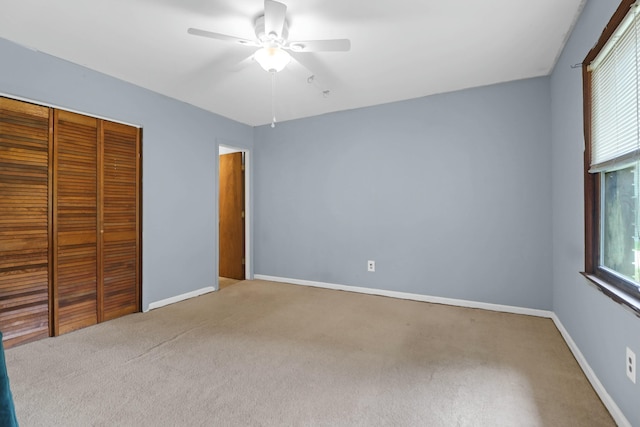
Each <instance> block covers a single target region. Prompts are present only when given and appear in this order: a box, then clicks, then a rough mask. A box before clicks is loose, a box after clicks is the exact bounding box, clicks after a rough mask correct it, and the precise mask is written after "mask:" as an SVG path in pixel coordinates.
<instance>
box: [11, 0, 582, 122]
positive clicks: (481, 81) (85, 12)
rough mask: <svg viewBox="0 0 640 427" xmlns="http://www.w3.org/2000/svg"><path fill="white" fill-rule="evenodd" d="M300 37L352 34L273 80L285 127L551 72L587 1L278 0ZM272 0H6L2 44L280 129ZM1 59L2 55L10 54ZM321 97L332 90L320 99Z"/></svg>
mask: <svg viewBox="0 0 640 427" xmlns="http://www.w3.org/2000/svg"><path fill="white" fill-rule="evenodd" d="M281 1H283V2H284V3H286V4H287V6H288V10H287V22H288V23H289V38H290V39H291V40H308V39H334V38H348V39H351V46H352V47H351V51H350V52H330V53H305V54H299V55H302V58H303V60H304V62H305V65H306V66H307V67H308V68H309V69H311V70H312V71H313V73H314V74H315V75H316V80H315V82H314V84H309V83H308V82H307V78H308V77H309V76H310V75H311V72H310V71H308V70H307V69H306V68H305V67H303V66H301V65H300V63H293V62H292V63H291V64H290V65H289V66H287V68H286V69H285V70H283V71H281V72H280V73H278V74H277V76H276V77H277V79H276V97H275V109H276V116H277V118H278V120H279V121H284V120H291V119H296V118H301V117H309V116H314V115H318V114H324V113H328V112H333V111H340V110H347V109H352V108H359V107H365V106H370V105H376V104H382V103H387V102H393V101H399V100H404V99H411V98H417V97H421V96H425V95H430V94H435V93H443V92H449V91H454V90H459V89H463V88H469V87H476V86H484V85H489V84H493V83H499V82H505V81H511V80H518V79H523V78H529V77H536V76H544V75H547V74H549V73H550V72H551V71H552V68H553V66H554V65H555V62H556V59H557V57H558V56H559V54H560V52H561V50H562V48H563V46H564V43H565V41H566V38H567V37H568V34H569V32H570V30H571V29H572V26H573V24H574V22H575V21H576V19H577V17H578V15H579V12H580V11H581V9H582V6H583V4H584V2H585V1H586V0H483V1H479V0H475V1H468V2H456V1H451V0H394V1H381V0H281ZM263 9H264V3H263V0H227V1H221V0H110V1H100V2H99V1H88V0H55V1H52V0H0V37H1V38H5V39H8V40H11V41H13V42H16V43H18V44H21V45H24V46H27V47H30V48H32V49H37V50H39V51H42V52H45V53H48V54H51V55H53V56H56V57H59V58H63V59H65V60H68V61H71V62H74V63H77V64H80V65H83V66H86V67H88V68H91V69H94V70H97V71H100V72H103V73H106V74H109V75H111V76H114V77H117V78H120V79H122V80H125V81H128V82H131V83H134V84H136V85H139V86H142V87H145V88H148V89H151V90H153V91H155V92H159V93H162V94H165V95H167V96H170V97H172V98H176V99H179V100H182V101H184V102H187V103H190V104H193V105H196V106H198V107H201V108H203V109H205V110H209V111H211V112H214V113H217V114H220V115H222V116H225V117H228V118H231V119H233V120H237V121H239V122H242V123H246V124H249V125H252V126H256V125H261V124H266V123H270V122H271V80H270V75H269V73H267V72H266V71H263V70H262V69H261V68H260V66H259V65H258V64H257V63H255V62H254V63H250V64H249V65H248V66H246V67H244V68H241V69H239V70H237V69H236V68H238V67H237V64H238V63H239V62H240V61H242V60H243V59H244V58H246V57H248V56H249V55H251V54H252V52H253V51H254V50H255V49H256V48H250V47H247V46H241V45H238V44H233V43H225V42H223V41H219V40H213V39H208V38H203V37H196V36H193V35H189V34H187V28H189V27H196V28H200V29H204V30H208V31H214V32H218V33H225V34H229V35H233V36H236V37H241V38H248V39H254V38H255V36H254V32H253V22H254V20H255V18H257V17H258V16H259V15H261V14H262V12H263ZM2 60H3V61H4V60H6V58H3V59H2ZM323 90H330V94H329V95H328V96H326V97H325V96H323V95H322V91H323Z"/></svg>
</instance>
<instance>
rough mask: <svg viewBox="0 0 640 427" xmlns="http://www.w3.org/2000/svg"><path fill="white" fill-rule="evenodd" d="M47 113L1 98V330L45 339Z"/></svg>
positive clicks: (15, 340)
mask: <svg viewBox="0 0 640 427" xmlns="http://www.w3.org/2000/svg"><path fill="white" fill-rule="evenodd" d="M49 133H50V125H49V109H48V108H46V107H40V106H35V105H31V104H27V103H23V102H18V101H14V100H10V99H6V98H0V330H2V333H3V334H4V341H5V345H6V346H7V347H10V346H12V345H15V344H19V343H22V342H27V341H31V340H35V339H39V338H43V337H47V336H48V335H49V234H48V224H49V200H50V197H49V184H48V183H49V158H50V155H49Z"/></svg>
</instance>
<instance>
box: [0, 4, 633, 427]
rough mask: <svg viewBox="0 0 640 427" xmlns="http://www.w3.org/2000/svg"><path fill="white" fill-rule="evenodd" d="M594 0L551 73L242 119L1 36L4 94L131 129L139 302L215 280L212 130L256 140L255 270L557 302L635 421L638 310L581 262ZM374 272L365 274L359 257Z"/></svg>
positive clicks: (598, 21) (248, 143)
mask: <svg viewBox="0 0 640 427" xmlns="http://www.w3.org/2000/svg"><path fill="white" fill-rule="evenodd" d="M617 5H618V0H598V1H593V0H591V1H588V2H587V5H586V7H585V9H584V11H583V14H582V16H581V18H580V20H579V22H578V23H577V25H576V28H575V30H574V32H573V33H572V35H571V37H570V39H569V41H568V44H567V46H566V48H565V50H564V53H563V55H562V56H561V58H560V60H559V63H558V65H557V67H556V69H555V71H554V73H553V75H552V76H551V77H550V78H539V79H532V80H525V81H519V82H512V83H506V84H500V85H495V86H489V87H484V88H477V89H471V90H465V91H460V92H455V93H450V94H443V95H437V96H432V97H427V98H421V99H416V100H411V101H406V102H400V103H394V104H388V105H382V106H377V107H371V108H366V109H360V110H353V111H347V112H342V113H336V114H329V115H325V116H319V117H314V118H309V119H303V120H297V121H291V122H286V123H280V124H278V126H277V127H276V128H275V129H271V128H268V127H258V128H255V129H253V130H252V129H251V128H250V127H248V126H245V125H242V124H238V123H236V122H233V121H231V120H227V119H225V118H222V117H220V116H217V115H214V114H211V113H208V112H205V111H203V110H200V109H197V108H195V107H193V106H189V105H186V104H184V103H180V102H178V101H175V100H171V99H169V98H166V97H163V96H161V95H158V94H155V93H152V92H150V91H147V90H144V89H141V88H139V87H136V86H133V85H130V84H128V83H124V82H122V81H119V80H117V79H114V78H111V77H108V76H104V75H102V74H99V73H95V72H93V71H90V70H87V69H85V68H83V67H80V66H77V65H74V64H70V63H68V62H65V61H62V60H58V59H56V58H52V57H50V56H48V55H44V54H41V53H37V52H33V51H30V50H28V49H24V48H22V47H19V46H17V45H15V44H13V43H10V42H8V41H5V40H2V39H0V93H5V94H9V95H15V96H17V97H21V98H27V99H31V100H33V101H36V102H43V103H47V104H54V105H57V106H60V107H63V108H68V109H71V110H76V111H81V112H85V113H87V114H93V115H98V116H103V117H107V118H112V119H115V120H120V121H124V122H128V123H132V124H137V125H141V126H142V127H143V129H144V136H143V144H144V155H143V189H144V194H143V208H144V215H143V228H144V236H143V267H144V270H143V297H144V298H143V305H144V306H145V307H146V306H148V304H149V303H150V302H154V301H158V300H161V299H164V298H169V297H173V296H176V295H180V294H183V293H186V292H190V291H192V290H195V289H199V288H202V287H205V286H211V285H213V284H214V283H215V277H214V274H215V270H216V263H217V258H218V254H217V226H216V224H215V218H217V215H216V200H217V173H218V169H217V167H218V164H217V142H222V143H224V144H226V145H233V146H237V147H242V148H249V149H253V154H252V155H253V157H252V160H254V165H255V167H254V169H253V171H252V172H253V175H252V176H253V179H252V185H253V194H254V195H255V198H254V212H253V217H254V218H255V220H254V221H255V222H254V226H255V241H254V242H253V243H254V247H255V252H254V254H253V255H254V262H255V268H254V271H255V272H256V273H260V274H266V275H274V276H282V277H290V278H298V279H307V280H315V281H325V282H332V283H338V284H345V285H354V286H364V287H373V288H379V289H387V290H397V291H404V292H412V293H422V294H427V295H434V296H441V297H450V298H460V299H467V300H474V301H484V302H490V303H497V304H510V305H517V306H523V307H530V308H540V309H552V310H554V311H555V312H556V314H557V315H558V317H559V318H560V320H561V321H562V323H563V324H564V326H565V327H566V328H567V330H568V331H569V333H570V334H571V336H572V337H573V339H574V340H575V342H576V344H577V345H578V346H579V348H580V350H581V352H582V353H583V354H584V356H585V357H586V359H587V361H588V362H589V364H590V365H591V367H592V368H593V370H594V372H595V373H596V375H597V376H598V378H599V379H600V381H601V382H602V383H603V385H604V386H605V388H606V390H607V391H608V393H609V394H610V395H611V396H612V397H613V399H614V400H615V402H616V403H617V405H618V406H619V407H620V408H621V409H622V410H623V411H624V414H625V416H626V417H627V418H628V420H629V421H630V422H631V423H632V425H640V409H638V405H637V402H639V401H640V391H639V390H640V386H638V385H633V384H632V383H631V382H630V381H629V380H628V379H627V378H626V375H625V372H624V351H625V348H626V346H630V347H631V348H632V349H633V350H634V351H635V352H636V354H637V355H639V356H640V320H639V319H638V318H637V317H635V316H633V315H632V314H630V313H629V312H628V311H626V310H625V309H623V308H621V307H620V306H618V305H616V304H615V303H613V302H612V301H611V300H610V299H608V298H607V297H605V296H603V295H602V294H600V293H599V292H598V291H596V290H595V289H593V288H592V287H590V285H588V284H587V283H586V282H585V280H584V279H583V278H582V277H581V276H580V275H579V274H578V272H579V271H580V270H582V268H583V263H584V259H583V258H584V250H583V238H584V234H583V198H582V194H583V193H582V192H583V183H582V150H583V137H582V92H581V75H580V71H579V70H574V69H571V68H570V67H569V66H570V65H572V64H575V63H579V62H581V61H582V59H583V58H584V56H585V55H586V53H587V51H588V50H589V49H590V48H591V46H593V44H594V43H595V40H596V39H597V37H598V36H599V34H600V32H601V31H602V28H603V27H604V25H605V24H606V22H607V20H608V19H609V17H610V16H611V14H612V13H613V11H614V10H615V8H616V7H617ZM368 259H373V260H375V261H376V262H377V272H376V273H367V272H366V261H367V260H368Z"/></svg>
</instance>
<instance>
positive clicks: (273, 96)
mask: <svg viewBox="0 0 640 427" xmlns="http://www.w3.org/2000/svg"><path fill="white" fill-rule="evenodd" d="M271 127H272V128H274V127H276V72H275V71H271Z"/></svg>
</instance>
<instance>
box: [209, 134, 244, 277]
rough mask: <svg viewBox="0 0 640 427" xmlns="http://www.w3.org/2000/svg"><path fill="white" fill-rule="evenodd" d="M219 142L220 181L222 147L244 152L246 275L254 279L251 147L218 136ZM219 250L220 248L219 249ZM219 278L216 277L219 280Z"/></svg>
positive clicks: (218, 265) (217, 202)
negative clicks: (235, 143) (252, 272)
mask: <svg viewBox="0 0 640 427" xmlns="http://www.w3.org/2000/svg"><path fill="white" fill-rule="evenodd" d="M217 143H218V183H219V181H220V155H221V154H222V153H220V148H221V147H222V148H225V149H232V150H236V151H235V152H241V153H244V277H245V280H251V279H253V277H252V275H251V271H252V264H251V263H252V262H253V259H252V257H251V254H252V247H251V241H252V239H251V167H252V166H251V161H252V159H251V149H249V148H244V147H242V146H240V145H233V144H234V142H233V141H227V140H225V139H223V138H217ZM216 194H218V198H217V200H216V211H217V213H218V223H219V222H220V194H219V192H218V193H216ZM217 245H218V248H220V236H219V235H218V243H217ZM218 250H219V249H218ZM216 269H217V271H216V277H218V276H219V275H220V253H219V252H218V260H217V261H216ZM217 280H218V279H216V281H217Z"/></svg>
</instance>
